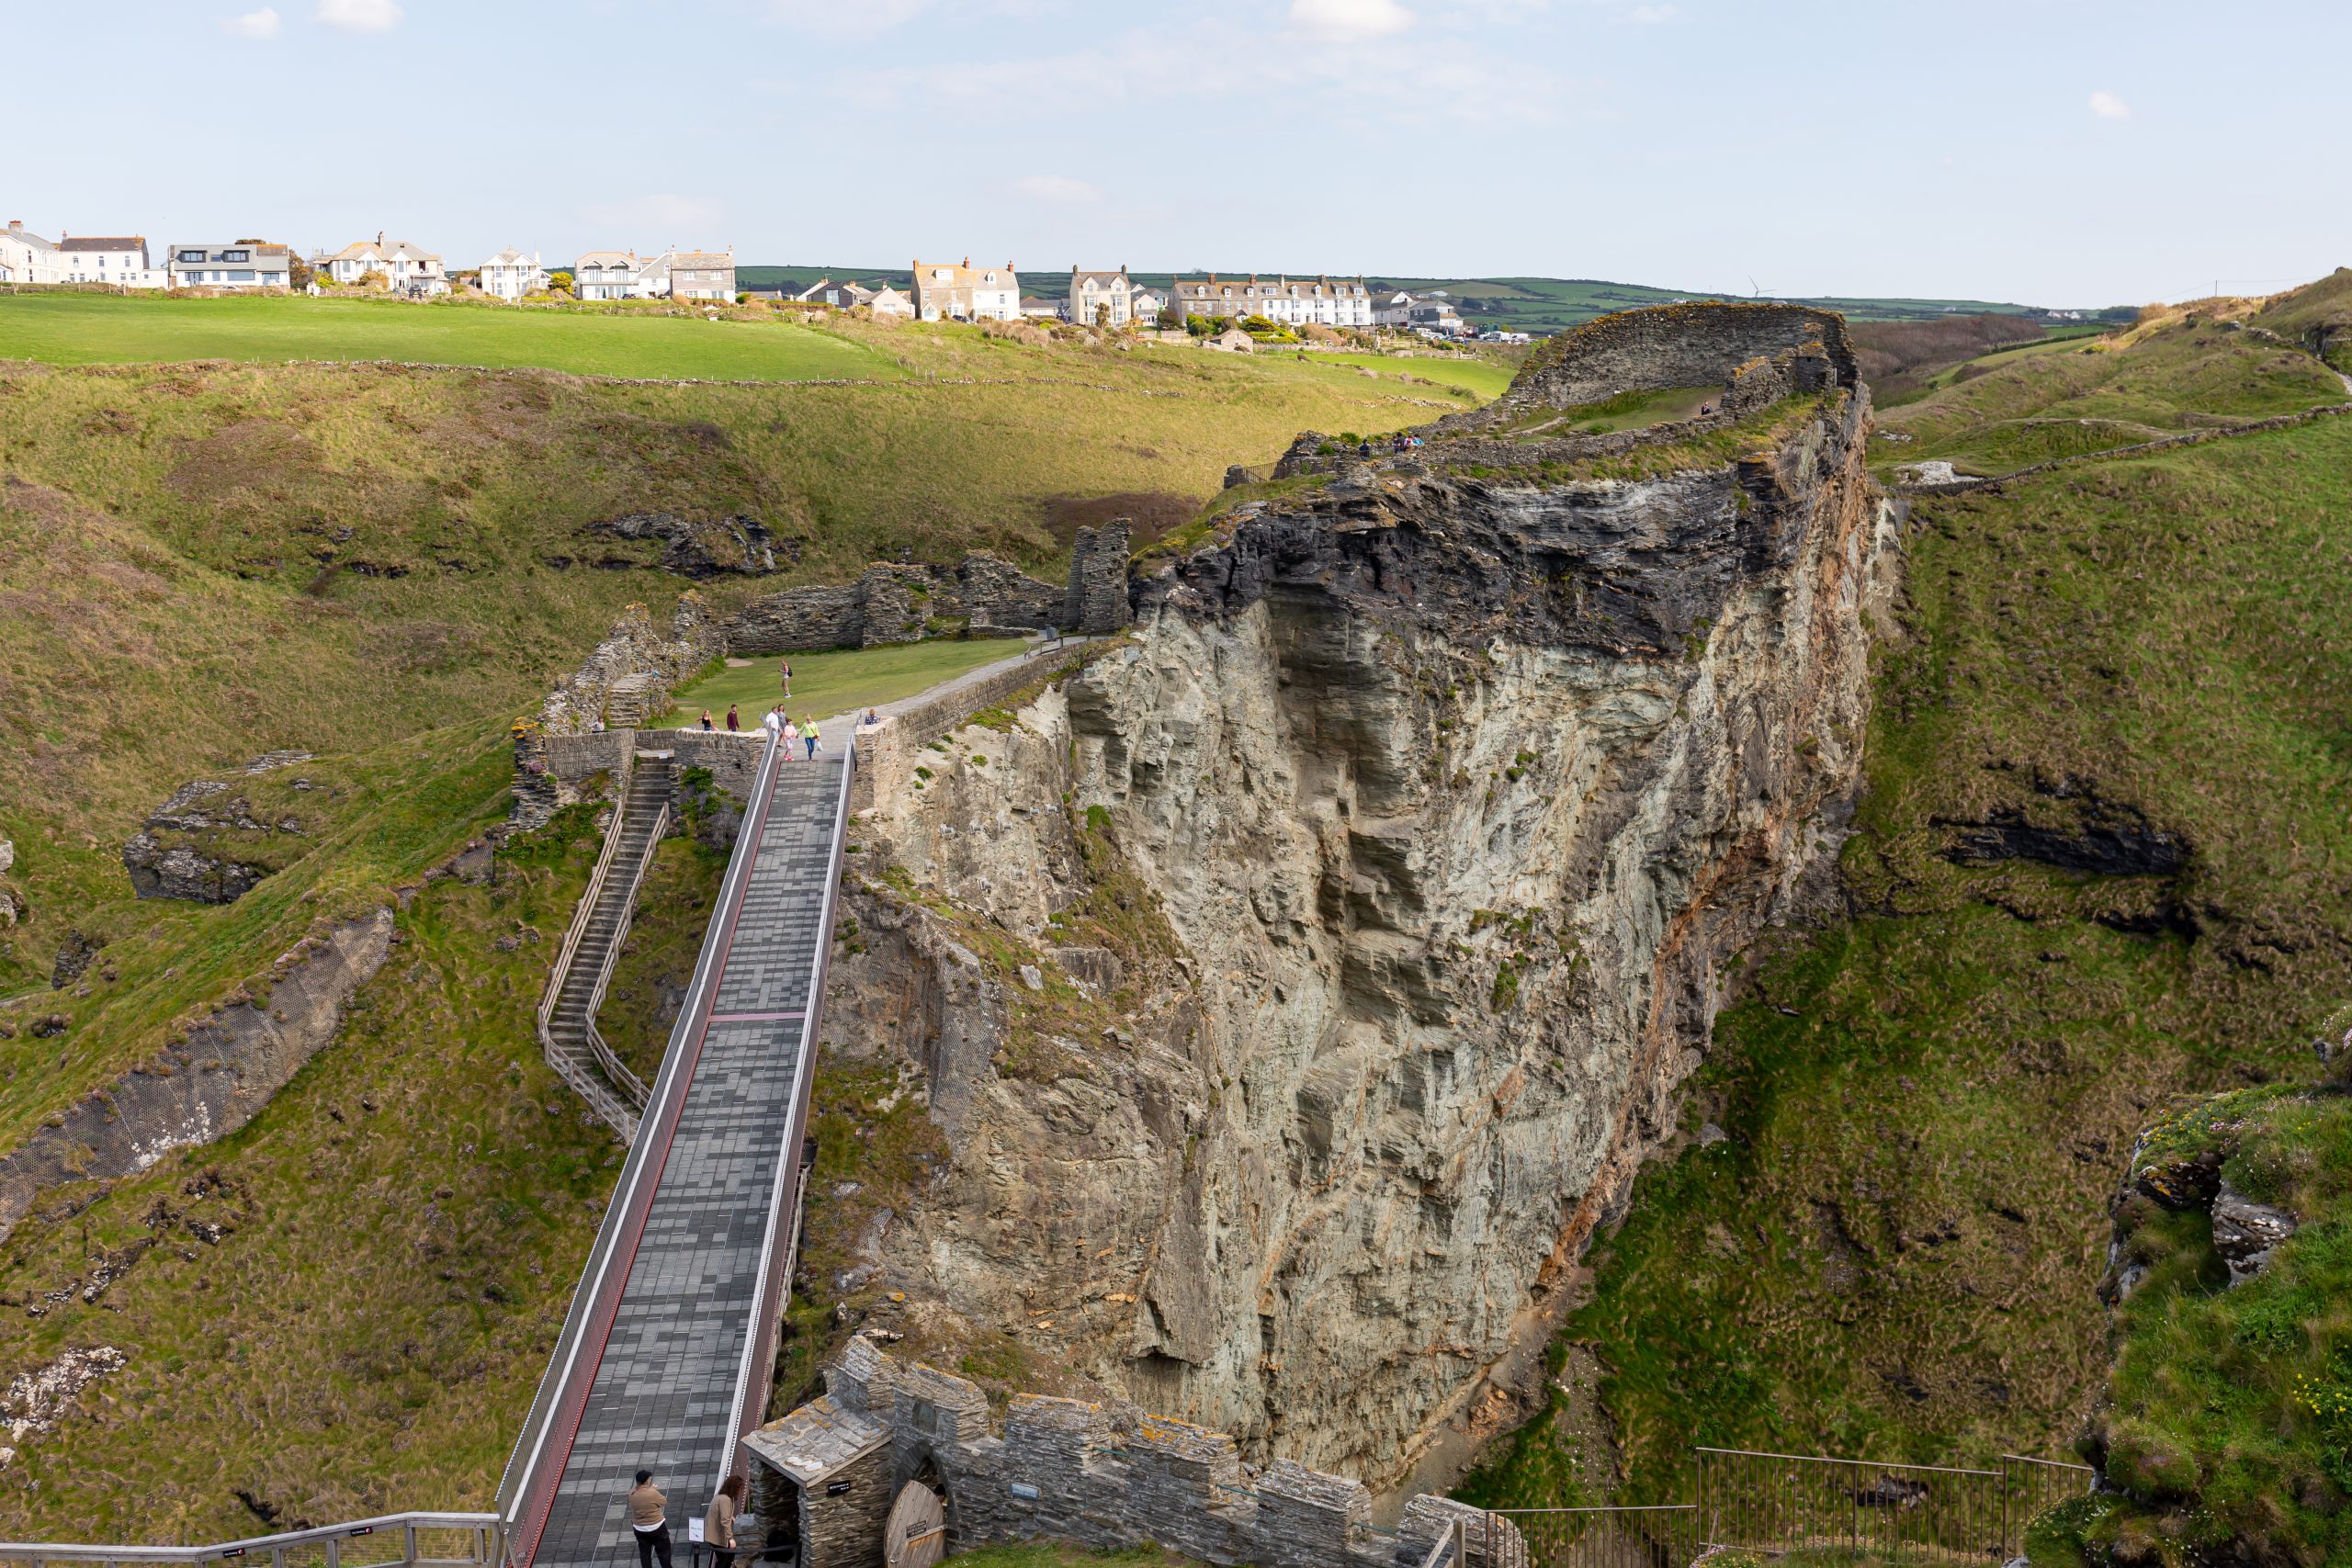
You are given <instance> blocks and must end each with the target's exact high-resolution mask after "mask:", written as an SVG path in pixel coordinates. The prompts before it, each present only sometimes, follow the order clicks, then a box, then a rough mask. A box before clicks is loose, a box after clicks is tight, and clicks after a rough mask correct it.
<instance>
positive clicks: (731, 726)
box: [727, 703, 743, 735]
mask: <svg viewBox="0 0 2352 1568" xmlns="http://www.w3.org/2000/svg"><path fill="white" fill-rule="evenodd" d="M742 728H743V721H742V720H741V719H740V718H738V717H737V716H736V715H735V705H734V704H733V703H729V704H728V705H727V733H728V734H729V735H733V734H736V733H737V732H739V731H740V730H741V729H742Z"/></svg>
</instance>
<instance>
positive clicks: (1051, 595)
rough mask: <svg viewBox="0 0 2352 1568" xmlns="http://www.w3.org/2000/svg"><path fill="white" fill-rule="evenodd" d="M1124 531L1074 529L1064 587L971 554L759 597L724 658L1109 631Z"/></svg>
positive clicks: (1122, 608)
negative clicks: (944, 632)
mask: <svg viewBox="0 0 2352 1568" xmlns="http://www.w3.org/2000/svg"><path fill="white" fill-rule="evenodd" d="M1129 526H1130V525H1129V524H1128V522H1127V520H1126V519H1125V518H1119V519H1116V520H1114V521H1113V522H1110V523H1106V524H1104V525H1103V526H1102V527H1101V528H1081V529H1080V530H1079V531H1078V538H1077V540H1076V542H1075V543H1074V544H1073V546H1072V547H1071V550H1070V563H1069V583H1068V584H1067V585H1057V584H1055V583H1051V582H1047V581H1044V580H1043V579H1041V578H1035V577H1031V576H1029V575H1028V574H1027V573H1026V572H1023V570H1021V569H1020V568H1019V567H1016V566H1014V565H1013V564H1012V562H1011V561H1008V560H1005V559H1003V558H1001V557H998V556H993V555H989V554H988V553H987V552H985V551H975V552H974V553H972V554H970V555H967V556H966V557H965V558H963V559H962V560H961V561H959V562H957V563H956V565H954V566H952V567H949V566H938V565H933V564H930V563H922V562H919V563H893V562H888V561H876V563H875V564H874V565H872V566H869V567H867V568H866V569H865V571H864V572H863V573H861V574H860V575H859V577H858V579H857V581H854V582H847V583H839V584H828V585H820V586H815V587H808V588H787V589H785V590H784V591H783V592H777V593H770V594H766V595H763V597H761V598H759V599H756V600H753V601H752V603H751V604H749V605H746V606H745V607H744V609H743V611H742V612H741V614H740V615H735V616H734V617H732V618H731V619H730V620H729V621H728V623H727V626H726V637H727V649H728V651H729V653H733V654H737V655H739V656H743V655H753V656H755V655H762V654H779V653H804V652H814V651H816V650H819V649H829V648H874V647H876V646H878V645H881V644H886V643H899V642H920V641H921V640H922V638H923V637H927V636H931V635H933V633H934V629H936V628H942V627H944V626H946V625H955V626H958V627H959V628H960V629H962V630H964V631H966V633H967V635H971V636H980V637H985V636H989V635H999V636H1005V637H1017V636H1019V635H1021V634H1022V633H1023V632H1029V631H1041V630H1045V629H1046V628H1048V627H1055V628H1058V629H1060V630H1062V631H1066V632H1077V633H1081V634H1084V635H1086V636H1090V637H1094V636H1102V635H1104V634H1107V633H1110V632H1114V631H1117V630H1118V629H1119V628H1120V627H1122V626H1125V625H1126V624H1127V623H1128V620H1129V619H1130V618H1131V617H1130V615H1129V612H1128V609H1127V539H1128V533H1129Z"/></svg>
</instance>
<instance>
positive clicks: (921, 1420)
mask: <svg viewBox="0 0 2352 1568" xmlns="http://www.w3.org/2000/svg"><path fill="white" fill-rule="evenodd" d="M825 1381H826V1389H827V1394H828V1396H829V1398H830V1399H831V1403H832V1404H833V1405H834V1406H835V1407H837V1408H838V1409H840V1410H843V1411H847V1412H852V1413H854V1414H858V1415H863V1416H867V1417H868V1418H870V1419H873V1420H876V1421H878V1422H880V1423H881V1424H882V1425H883V1426H884V1427H887V1428H888V1432H889V1434H890V1439H891V1440H890V1445H889V1447H888V1448H887V1449H883V1450H877V1454H876V1457H881V1456H888V1459H889V1461H890V1463H891V1465H892V1475H891V1483H890V1491H891V1492H892V1493H895V1492H896V1491H897V1489H898V1488H899V1486H902V1485H904V1484H905V1483H907V1482H909V1481H913V1480H922V1481H924V1482H926V1483H931V1484H934V1485H936V1486H938V1487H939V1488H940V1489H941V1490H942V1491H943V1492H944V1495H945V1499H946V1513H947V1530H948V1545H949V1549H950V1550H951V1551H969V1550H970V1549H972V1548H974V1547H977V1546H983V1545H987V1544H989V1543H992V1542H998V1541H1017V1540H1041V1539H1043V1540H1068V1541H1075V1542H1078V1543H1079V1544H1080V1545H1082V1546H1086V1547H1089V1548H1091V1549H1093V1550H1096V1551H1121V1550H1128V1549H1133V1548H1135V1547H1138V1546H1143V1545H1146V1544H1151V1543H1157V1544H1158V1545H1159V1546H1161V1547H1163V1548H1166V1549H1167V1550H1169V1551H1173V1552H1175V1553H1176V1554H1178V1555H1179V1556H1182V1557H1186V1558H1190V1559H1193V1560H1194V1561H1197V1562H1214V1563H1220V1564H1239V1563H1254V1564H1261V1565H1263V1568H1417V1565H1418V1564H1419V1563H1420V1562H1422V1561H1423V1560H1425V1559H1426V1558H1427V1557H1428V1555H1429V1553H1430V1549H1431V1548H1432V1547H1434V1546H1435V1545H1436V1544H1437V1542H1438V1541H1439V1540H1441V1539H1442V1537H1443V1536H1444V1535H1445V1534H1446V1533H1447V1532H1448V1531H1450V1530H1451V1529H1453V1528H1454V1526H1455V1521H1456V1519H1457V1518H1459V1519H1464V1520H1468V1519H1474V1518H1482V1517H1483V1516H1480V1515H1479V1514H1478V1511H1477V1510H1476V1509H1474V1508H1470V1507H1468V1506H1465V1505H1463V1504H1458V1503H1454V1502H1452V1501H1450V1500H1448V1499H1446V1498H1442V1497H1429V1496H1423V1497H1417V1498H1415V1499H1414V1500H1413V1503H1412V1505H1411V1506H1408V1508H1407V1509H1406V1512H1405V1516H1404V1518H1403V1520H1402V1521H1401V1523H1400V1527H1399V1528H1398V1529H1397V1530H1396V1531H1395V1532H1393V1533H1392V1532H1386V1531H1380V1530H1375V1529H1373V1528H1372V1497H1371V1494H1369V1493H1368V1492H1366V1491H1365V1490H1364V1488H1363V1485H1362V1484H1360V1483H1357V1482H1354V1481H1351V1480H1347V1479H1345V1478H1344V1477H1341V1476H1337V1475H1326V1474H1323V1473H1321V1472H1317V1471H1312V1470H1308V1469H1306V1467H1304V1466H1302V1465H1298V1464H1294V1463H1292V1462H1290V1461H1275V1462H1274V1463H1272V1464H1271V1465H1268V1466H1266V1467H1265V1468H1264V1469H1262V1470H1261V1469H1254V1468H1252V1467H1250V1466H1249V1465H1246V1464H1244V1463H1243V1462H1242V1461H1241V1456H1240V1450H1239V1449H1238V1446H1237V1445H1236V1444H1235V1442H1234V1440H1233V1439H1232V1438H1229V1437H1227V1435H1226V1434H1224V1433H1222V1432H1216V1431H1211V1430H1209V1429H1207V1428H1205V1427H1197V1426H1194V1425H1193V1424H1192V1423H1190V1422H1186V1421H1175V1420H1170V1419H1168V1418H1167V1417H1164V1416H1148V1415H1146V1414H1144V1413H1143V1412H1141V1411H1139V1410H1137V1409H1136V1408H1135V1407H1134V1406H1133V1405H1129V1404H1123V1403H1119V1402H1115V1401H1114V1402H1105V1403H1090V1402H1086V1401H1080V1400H1075V1399H1055V1398H1049V1397H1046V1396H1043V1395H1038V1394H1017V1395H1015V1396H1014V1397H1013V1400H1012V1404H1011V1405H1010V1407H1009V1408H1008V1409H1007V1410H1006V1412H1005V1416H1004V1423H1003V1427H1002V1430H1001V1433H999V1432H998V1431H996V1430H995V1429H994V1428H993V1423H992V1422H991V1421H990V1419H989V1408H988V1401H987V1399H986V1397H985V1396H984V1395H983V1394H982V1393H980V1391H979V1389H978V1387H977V1386H975V1385H974V1384H972V1383H970V1382H966V1381H965V1380H964V1379H962V1378H959V1377H956V1376H953V1375H951V1374H949V1373H947V1372H943V1371H940V1370H938V1369H937V1368H935V1367H931V1366H926V1365H924V1364H923V1363H922V1362H920V1361H899V1360H897V1359H893V1358H891V1357H889V1356H887V1355H885V1354H883V1353H882V1352H881V1351H879V1350H878V1349H876V1348H875V1347H874V1346H873V1345H872V1343H871V1342H870V1341H867V1340H865V1339H863V1338H860V1339H855V1340H853V1341H852V1342H851V1343H850V1345H849V1347H848V1348H846V1349H845V1350H844V1352H843V1354H842V1358H841V1359H840V1360H839V1361H837V1362H836V1363H835V1364H834V1365H833V1366H831V1367H830V1368H828V1369H827V1370H826V1374H825ZM790 1420H791V1417H789V1416H787V1417H786V1419H785V1421H784V1422H777V1423H772V1424H771V1427H770V1428H769V1429H770V1430H774V1429H775V1428H776V1427H783V1426H785V1425H786V1424H788V1423H789V1422H790ZM865 1462H866V1461H859V1463H860V1464H864V1463H865ZM813 1561H816V1562H819V1563H820V1564H821V1568H839V1564H841V1563H842V1562H856V1561H858V1560H857V1559H856V1558H854V1557H853V1556H850V1555H846V1554H845V1555H842V1556H838V1557H837V1556H835V1555H832V1554H831V1553H828V1554H826V1555H825V1556H823V1557H821V1558H817V1559H813Z"/></svg>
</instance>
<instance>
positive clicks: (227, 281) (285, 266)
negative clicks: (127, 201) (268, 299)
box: [164, 240, 294, 289]
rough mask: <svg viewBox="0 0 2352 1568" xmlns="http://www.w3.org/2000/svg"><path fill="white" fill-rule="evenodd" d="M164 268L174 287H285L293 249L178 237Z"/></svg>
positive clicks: (168, 251) (167, 249)
mask: <svg viewBox="0 0 2352 1568" xmlns="http://www.w3.org/2000/svg"><path fill="white" fill-rule="evenodd" d="M293 271H294V251H293V247H291V246H289V245H273V244H269V243H265V242H263V241H260V240H179V241H175V242H174V243H172V244H170V245H169V246H167V247H165V249H164V274H165V276H167V277H168V278H169V280H170V283H171V286H172V287H173V288H240V289H242V288H286V287H288V284H289V283H290V282H291V280H292V277H293Z"/></svg>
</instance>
